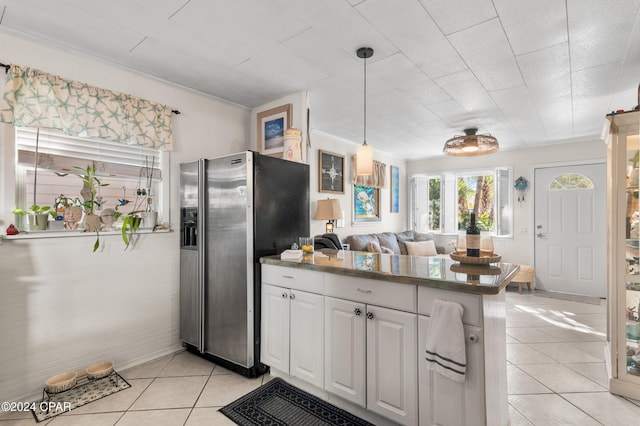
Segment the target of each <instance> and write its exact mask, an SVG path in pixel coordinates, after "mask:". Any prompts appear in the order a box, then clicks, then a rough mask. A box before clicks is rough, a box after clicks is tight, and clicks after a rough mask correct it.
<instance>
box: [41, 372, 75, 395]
mask: <svg viewBox="0 0 640 426" xmlns="http://www.w3.org/2000/svg"><path fill="white" fill-rule="evenodd" d="M77 377H78V373H77V372H76V371H67V372H65V373H61V374H56V375H55V376H53V377H49V378H48V379H47V381H46V382H44V388H45V389H46V391H47V392H49V393H60V392H64V391H66V390H69V389H71V388H72V387H74V386H75V385H76V378H77Z"/></svg>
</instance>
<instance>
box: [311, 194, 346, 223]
mask: <svg viewBox="0 0 640 426" xmlns="http://www.w3.org/2000/svg"><path fill="white" fill-rule="evenodd" d="M314 219H315V220H336V219H342V207H340V200H338V199H337V198H327V199H326V200H318V208H317V210H316V217H314Z"/></svg>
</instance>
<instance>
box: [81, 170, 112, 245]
mask: <svg viewBox="0 0 640 426" xmlns="http://www.w3.org/2000/svg"><path fill="white" fill-rule="evenodd" d="M74 168H75V169H77V173H75V174H76V175H77V176H78V177H79V178H80V179H82V183H83V186H82V190H81V191H80V195H81V196H82V199H83V200H84V201H83V202H82V206H83V207H84V208H85V218H84V229H85V231H89V232H95V233H96V242H95V243H94V244H93V251H96V250H98V247H100V227H101V226H102V222H101V221H100V216H98V215H97V214H95V213H94V209H95V207H96V206H99V203H98V201H97V200H96V193H97V187H101V186H108V185H109V184H108V183H101V182H100V179H98V177H97V176H96V162H95V161H94V162H92V163H91V165H90V166H87V167H86V168H82V167H78V166H75V167H74Z"/></svg>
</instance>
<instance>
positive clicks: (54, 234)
mask: <svg viewBox="0 0 640 426" xmlns="http://www.w3.org/2000/svg"><path fill="white" fill-rule="evenodd" d="M168 232H173V230H172V229H156V230H155V231H153V230H152V229H150V228H139V229H138V230H137V231H136V232H135V233H136V234H153V233H156V234H158V233H161V234H166V233H168ZM107 235H122V231H120V230H119V229H118V230H116V231H100V236H101V237H102V236H107ZM95 236H96V233H95V232H93V231H87V232H85V231H84V230H81V229H79V230H73V231H36V232H26V231H23V232H20V233H19V234H18V235H0V241H1V240H3V239H5V240H7V241H11V240H28V239H37V238H69V237H95Z"/></svg>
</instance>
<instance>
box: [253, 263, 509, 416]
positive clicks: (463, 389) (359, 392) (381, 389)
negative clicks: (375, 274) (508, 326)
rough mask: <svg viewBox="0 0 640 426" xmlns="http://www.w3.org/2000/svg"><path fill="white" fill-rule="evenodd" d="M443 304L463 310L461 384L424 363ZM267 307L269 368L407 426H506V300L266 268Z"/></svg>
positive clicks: (264, 346) (265, 333) (264, 358)
mask: <svg viewBox="0 0 640 426" xmlns="http://www.w3.org/2000/svg"><path fill="white" fill-rule="evenodd" d="M301 289H302V290H301ZM303 290H304V291H303ZM438 299H442V300H449V301H453V302H457V303H460V304H461V305H462V306H463V308H464V314H463V324H464V330H465V338H466V345H465V346H466V358H467V370H466V377H465V381H464V382H462V383H459V382H454V381H452V380H450V379H447V378H445V377H444V376H442V375H440V374H439V373H436V372H435V371H432V370H431V368H430V366H429V365H428V364H427V361H426V360H425V354H424V350H425V347H426V344H425V341H426V337H427V329H428V325H429V321H430V317H429V315H430V313H431V309H432V306H433V303H434V301H435V300H438ZM261 303H262V314H261V317H262V337H261V339H262V341H261V342H262V344H261V352H260V353H261V359H260V360H261V362H263V363H264V364H267V365H269V366H270V367H271V368H272V369H275V370H279V371H281V372H283V373H285V374H288V375H290V376H295V377H297V378H299V379H301V380H304V381H306V382H308V383H311V384H313V385H314V386H316V387H317V388H318V389H324V392H327V393H329V394H331V395H336V396H338V397H340V399H343V400H345V401H348V402H344V404H349V403H350V404H355V405H358V406H360V407H363V408H365V409H366V410H367V411H370V412H371V413H375V414H377V416H376V417H378V416H381V417H385V418H387V419H390V420H391V421H393V422H397V423H399V424H402V425H411V426H417V425H418V424H419V425H420V426H427V425H429V426H432V425H441V426H447V425H450V426H476V425H488V426H506V425H507V424H508V421H509V418H508V400H507V379H506V364H507V361H506V337H505V307H504V292H501V293H499V294H497V295H491V296H483V295H477V294H469V293H464V292H457V291H448V290H444V289H439V288H432V287H425V286H417V287H416V286H412V285H408V284H397V283H392V282H385V281H382V280H372V279H364V278H358V277H349V276H344V275H339V274H330V273H323V272H319V271H310V270H306V269H297V268H288V267H281V266H272V265H263V274H262V302H261ZM355 405H354V406H353V408H354V409H355V410H354V411H357V410H358V409H357V408H356V407H355ZM372 415H373V414H372Z"/></svg>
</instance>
